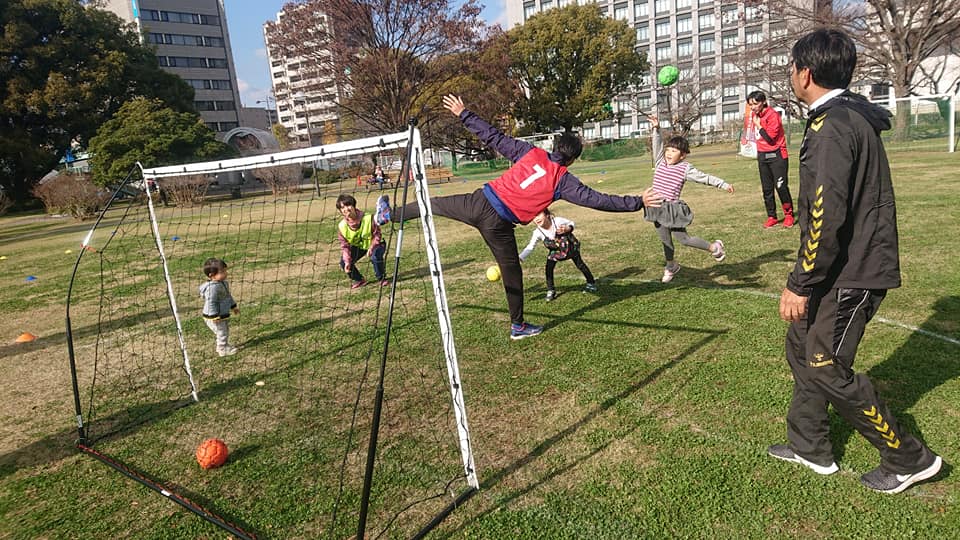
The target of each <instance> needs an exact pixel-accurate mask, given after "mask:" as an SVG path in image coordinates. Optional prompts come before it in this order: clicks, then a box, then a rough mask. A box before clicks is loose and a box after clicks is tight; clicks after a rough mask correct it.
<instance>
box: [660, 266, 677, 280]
mask: <svg viewBox="0 0 960 540" xmlns="http://www.w3.org/2000/svg"><path fill="white" fill-rule="evenodd" d="M679 271H680V263H678V262H674V263H673V265H669V264H668V265H666V266H664V267H663V277H662V278H660V282H661V283H670V282H671V281H673V276H675V275H677V272H679Z"/></svg>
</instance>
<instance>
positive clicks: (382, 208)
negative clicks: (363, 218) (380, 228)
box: [373, 195, 390, 225]
mask: <svg viewBox="0 0 960 540" xmlns="http://www.w3.org/2000/svg"><path fill="white" fill-rule="evenodd" d="M373 219H374V221H376V222H377V225H383V224H385V223H387V222H388V221H390V197H388V196H387V195H381V196H379V197H377V212H376V214H374V216H373Z"/></svg>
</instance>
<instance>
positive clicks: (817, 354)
mask: <svg viewBox="0 0 960 540" xmlns="http://www.w3.org/2000/svg"><path fill="white" fill-rule="evenodd" d="M885 295H886V291H885V290H869V289H839V288H838V289H829V290H826V291H816V292H814V294H813V295H811V296H810V300H809V304H808V306H807V318H806V320H801V321H799V322H795V323H792V324H791V325H790V328H789V330H787V340H786V353H787V362H788V363H789V364H790V370H791V371H792V372H793V381H794V382H793V399H792V401H791V402H790V410H789V412H788V413H787V439H788V440H789V441H790V446H791V448H792V449H793V451H794V452H796V453H797V454H798V455H800V456H802V457H804V458H805V459H807V460H809V461H811V462H813V463H817V464H820V465H828V464H830V463H832V462H833V461H834V457H833V449H832V446H831V443H830V436H829V430H830V418H829V416H828V414H827V404H828V403H830V404H832V405H833V408H834V409H835V410H836V411H837V413H839V414H840V415H841V416H842V417H843V418H844V419H846V420H847V422H849V423H850V425H852V426H853V427H854V428H855V429H856V430H857V431H859V432H860V434H862V435H863V436H864V437H865V438H866V439H867V440H868V441H869V442H870V444H872V445H873V446H874V447H875V448H877V450H879V451H880V460H881V461H880V464H881V466H882V467H883V468H884V469H885V470H887V471H889V472H892V473H897V474H910V473H914V472H917V471H919V470H922V469H924V468H926V467H928V466H929V465H930V464H931V463H933V460H934V459H935V456H934V454H933V453H932V452H930V450H929V449H927V447H926V446H924V445H923V444H922V443H921V442H920V441H919V440H917V439H916V438H915V437H913V436H912V435H910V434H909V433H904V432H902V431H901V429H900V425H899V424H898V423H897V420H896V419H895V418H894V417H893V414H891V413H890V410H889V409H888V408H887V406H886V405H885V404H884V403H883V401H882V400H881V399H880V397H879V396H878V395H877V391H876V389H874V387H873V384H872V383H871V381H870V378H869V377H867V376H866V375H865V374H863V373H856V372H854V371H853V361H854V357H855V356H856V354H857V347H858V346H859V344H860V339H861V338H862V337H863V331H864V328H865V327H866V325H867V323H868V322H869V321H870V319H871V318H873V316H874V314H876V312H877V308H878V307H879V306H880V302H881V301H883V298H884V296H885Z"/></svg>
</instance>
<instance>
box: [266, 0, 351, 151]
mask: <svg viewBox="0 0 960 540" xmlns="http://www.w3.org/2000/svg"><path fill="white" fill-rule="evenodd" d="M298 9H306V7H304V5H303V4H300V5H296V4H287V5H285V6H284V9H283V10H281V11H280V12H279V13H277V20H276V21H271V22H267V23H265V24H264V25H263V40H264V43H265V44H266V46H267V58H268V61H269V63H270V79H271V82H272V85H273V95H274V97H275V98H276V104H277V115H278V121H279V123H280V124H282V125H283V126H284V127H285V128H287V130H288V133H290V134H291V135H292V136H293V137H295V138H296V139H297V141H298V143H299V144H301V145H311V146H314V145H319V144H330V143H335V142H338V141H340V140H341V138H342V133H341V125H340V117H339V113H338V109H337V96H338V92H337V85H336V83H335V82H334V80H333V79H332V78H331V77H329V76H325V75H324V67H323V66H322V65H321V64H322V62H320V60H321V58H322V56H323V54H324V53H323V51H322V50H316V51H304V54H305V56H293V57H290V56H287V54H285V52H284V50H283V47H282V46H281V45H280V43H279V38H277V37H275V36H276V35H277V34H278V32H280V31H281V30H280V29H281V28H282V25H283V23H284V18H286V17H293V16H295V15H294V11H292V10H298ZM310 19H312V20H313V21H314V23H315V24H317V25H323V24H325V23H326V18H325V17H324V16H323V14H314V15H313V16H311V17H310Z"/></svg>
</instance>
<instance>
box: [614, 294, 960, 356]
mask: <svg viewBox="0 0 960 540" xmlns="http://www.w3.org/2000/svg"><path fill="white" fill-rule="evenodd" d="M618 281H619V280H618ZM640 281H642V282H644V283H659V282H660V281H659V280H653V279H645V280H640ZM684 286H686V287H694V285H684ZM699 288H701V289H711V290H715V291H730V292H737V293H742V294H749V295H751V296H762V297H765V298H773V299H774V300H779V299H780V295H779V294H773V293H768V292H764V291H757V290H753V289H737V288H731V287H699ZM873 319H874V320H876V321H879V322H881V323H883V324H886V325H889V326H896V327H899V328H903V329H904V330H909V331H911V332H916V333H918V334H921V335H924V336H927V337H931V338H933V339H939V340H940V341H945V342H947V343H950V344H953V345H958V346H960V339H954V338H952V337H950V336H944V335H942V334H938V333H936V332H931V331H929V330H924V329H923V328H918V327H916V326H914V325H912V324H906V323H902V322H899V321H894V320H892V319H887V318H885V317H874V318H873Z"/></svg>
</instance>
